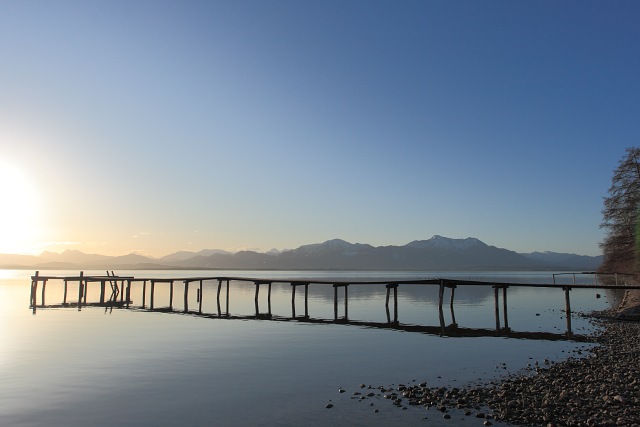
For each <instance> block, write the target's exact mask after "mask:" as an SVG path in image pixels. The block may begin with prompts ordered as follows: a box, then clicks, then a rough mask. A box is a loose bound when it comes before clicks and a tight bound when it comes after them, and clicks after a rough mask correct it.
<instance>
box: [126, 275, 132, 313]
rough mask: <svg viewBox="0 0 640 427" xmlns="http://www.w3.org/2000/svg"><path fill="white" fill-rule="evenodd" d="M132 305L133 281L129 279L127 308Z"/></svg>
mask: <svg viewBox="0 0 640 427" xmlns="http://www.w3.org/2000/svg"><path fill="white" fill-rule="evenodd" d="M129 304H131V279H127V308H129Z"/></svg>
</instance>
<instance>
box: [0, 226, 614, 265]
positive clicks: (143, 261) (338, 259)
mask: <svg viewBox="0 0 640 427" xmlns="http://www.w3.org/2000/svg"><path fill="white" fill-rule="evenodd" d="M601 262H602V257H588V256H581V255H575V254H559V253H554V252H533V253H530V254H519V253H516V252H514V251H510V250H508V249H503V248H497V247H495V246H490V245H487V244H486V243H484V242H482V241H480V240H478V239H476V238H473V237H469V238H466V239H450V238H447V237H443V236H438V235H436V236H433V237H432V238H430V239H428V240H414V241H412V242H410V243H407V244H406V245H404V246H379V247H375V246H371V245H369V244H362V243H349V242H346V241H344V240H341V239H333V240H328V241H326V242H324V243H313V244H309V245H303V246H300V247H298V248H296V249H292V250H286V251H277V250H271V251H269V252H267V253H260V252H254V251H240V252H237V253H231V252H227V251H223V250H219V249H206V250H202V251H199V252H189V251H180V252H175V253H172V254H169V255H166V256H164V257H161V258H150V257H145V256H142V255H138V254H129V255H124V256H118V257H112V256H106V255H96V254H85V253H82V252H79V251H65V252H63V253H61V254H56V253H52V252H45V253H43V254H42V255H40V256H31V255H1V254H0V268H34V269H35V268H42V269H46V268H58V269H75V268H77V269H101V270H105V269H109V270H116V269H142V268H146V269H152V268H184V269H198V268H204V269H281V270H285V269H286V270H296V269H318V270H332V269H333V270H432V271H434V270H545V269H546V270H559V269H563V270H572V269H573V270H595V269H597V267H598V266H599V265H600V263H601Z"/></svg>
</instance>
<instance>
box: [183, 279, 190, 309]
mask: <svg viewBox="0 0 640 427" xmlns="http://www.w3.org/2000/svg"><path fill="white" fill-rule="evenodd" d="M188 311H189V281H188V280H185V281H184V312H185V313H187V312H188Z"/></svg>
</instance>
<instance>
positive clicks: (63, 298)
mask: <svg viewBox="0 0 640 427" xmlns="http://www.w3.org/2000/svg"><path fill="white" fill-rule="evenodd" d="M67 285H68V284H67V279H65V280H64V295H63V297H62V304H63V305H67Z"/></svg>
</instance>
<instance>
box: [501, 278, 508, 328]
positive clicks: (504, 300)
mask: <svg viewBox="0 0 640 427" xmlns="http://www.w3.org/2000/svg"><path fill="white" fill-rule="evenodd" d="M507 288H508V286H503V287H502V311H503V313H502V317H503V318H504V328H505V329H506V330H507V332H508V331H509V317H508V316H507Z"/></svg>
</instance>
